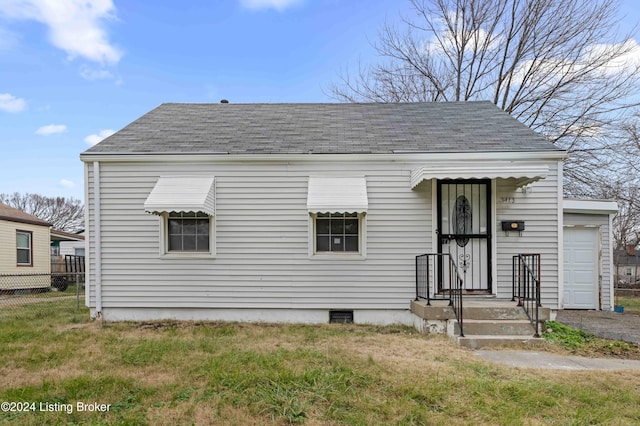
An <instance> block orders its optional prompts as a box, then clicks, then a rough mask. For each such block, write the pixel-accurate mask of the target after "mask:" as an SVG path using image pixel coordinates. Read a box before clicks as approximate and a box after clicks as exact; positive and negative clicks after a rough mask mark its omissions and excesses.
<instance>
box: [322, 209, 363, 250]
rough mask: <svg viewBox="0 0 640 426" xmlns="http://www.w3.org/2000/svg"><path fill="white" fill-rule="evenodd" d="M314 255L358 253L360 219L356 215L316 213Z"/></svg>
mask: <svg viewBox="0 0 640 426" xmlns="http://www.w3.org/2000/svg"><path fill="white" fill-rule="evenodd" d="M315 242H316V253H322V252H325V253H331V252H336V253H358V252H359V250H360V218H359V217H358V214H357V213H318V214H317V215H316V218H315Z"/></svg>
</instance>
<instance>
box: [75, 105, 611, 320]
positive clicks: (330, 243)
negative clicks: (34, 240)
mask: <svg viewBox="0 0 640 426" xmlns="http://www.w3.org/2000/svg"><path fill="white" fill-rule="evenodd" d="M565 155H566V153H565V152H564V151H562V150H560V149H558V148H556V147H555V146H553V145H552V144H550V143H549V142H547V141H546V140H545V139H544V138H543V137H541V136H539V135H538V134H536V133H535V132H533V131H532V130H530V129H529V128H527V127H526V126H524V125H522V124H521V123H519V122H518V121H517V120H515V119H514V118H512V117H511V116H509V115H508V114H506V113H505V112H503V111H501V110H500V109H498V108H497V107H495V106H494V105H493V104H492V103H490V102H467V103H404V104H402V103H400V104H163V105H161V106H159V107H158V108H156V109H154V110H153V111H151V112H149V113H148V114H146V115H144V116H143V117H141V118H139V119H137V120H136V121H134V122H133V123H131V124H129V125H128V126H126V127H125V128H124V129H122V130H120V131H119V132H117V133H115V134H114V135H113V136H110V137H109V138H107V139H105V140H104V141H102V142H101V143H99V144H97V145H96V146H94V147H92V148H90V149H89V150H87V151H85V152H84V153H82V154H81V159H82V161H83V162H84V163H85V183H86V189H85V191H86V194H85V200H86V203H87V209H86V211H87V217H86V228H85V229H86V233H85V235H86V238H87V241H88V244H87V247H88V258H87V259H88V261H87V279H88V282H89V283H90V286H89V291H87V293H86V294H87V296H86V297H87V299H86V303H87V305H88V306H89V307H90V308H91V312H92V315H94V316H96V315H98V314H99V315H102V316H103V317H104V318H105V319H107V320H138V319H160V318H176V319H208V320H238V321H269V322H277V321H295V322H309V323H319V322H327V321H328V320H329V318H330V315H331V314H333V313H335V314H343V313H347V314H349V315H352V316H353V320H354V321H355V322H368V323H380V324H385V323H392V322H402V323H407V324H410V323H412V321H413V319H412V316H413V314H412V313H411V312H410V302H411V301H412V300H414V299H416V296H417V294H416V291H417V290H416V255H421V254H426V253H448V254H450V257H451V258H452V259H454V261H455V264H456V268H457V269H458V270H457V273H458V274H459V275H460V276H461V280H462V286H463V292H464V297H467V296H469V295H473V296H475V297H477V295H483V296H485V297H486V298H494V299H510V298H511V297H512V278H513V267H512V265H513V263H512V262H513V256H514V255H518V254H521V253H535V254H539V255H540V272H539V278H540V293H541V294H540V295H541V302H542V305H543V306H545V307H547V308H551V309H559V308H562V307H563V304H564V301H563V299H564V297H565V294H568V293H566V292H565V291H564V289H563V287H566V286H567V284H565V282H564V277H563V267H564V261H563V258H564V251H563V245H564V241H563V226H564V219H563V195H562V160H563V158H564V157H565ZM599 213H602V212H601V211H599ZM578 216H579V215H575V217H574V216H572V220H573V219H575V220H578V221H579V217H578ZM607 217H608V216H607ZM607 224H608V222H607ZM608 231H609V228H606V229H604V228H603V232H605V234H606V232H608ZM603 238H604V239H605V240H607V241H608V238H609V236H608V235H604V237H603ZM594 244H595V243H594ZM597 244H598V250H600V243H599V242H598V243H597ZM607 250H608V248H607ZM598 253H601V252H600V251H598ZM604 261H607V260H606V259H604ZM600 272H601V271H600V270H598V273H600ZM602 273H609V272H608V271H604V270H603V271H602ZM442 274H444V275H446V274H447V272H446V271H445V272H442ZM444 275H442V276H444ZM442 276H441V277H440V278H442ZM597 278H598V279H601V280H603V282H604V281H606V277H605V278H602V277H597ZM593 279H594V280H595V279H596V277H593ZM439 285H440V284H439ZM439 285H438V286H436V285H435V284H434V285H430V287H429V290H428V291H429V293H433V295H434V296H436V295H437V293H438V292H440V291H441V290H442V288H440V287H439ZM569 285H572V284H571V283H569ZM593 285H594V288H595V287H596V286H599V287H598V289H603V291H606V288H605V287H606V286H603V285H600V281H599V282H598V283H594V284H593ZM599 291H600V290H598V292H599ZM598 294H599V293H598ZM610 299H611V298H610V295H606V297H605V296H602V297H600V298H599V299H598V300H597V301H594V303H593V306H591V307H590V308H592V309H593V308H595V309H599V308H604V309H610V303H609V300H610Z"/></svg>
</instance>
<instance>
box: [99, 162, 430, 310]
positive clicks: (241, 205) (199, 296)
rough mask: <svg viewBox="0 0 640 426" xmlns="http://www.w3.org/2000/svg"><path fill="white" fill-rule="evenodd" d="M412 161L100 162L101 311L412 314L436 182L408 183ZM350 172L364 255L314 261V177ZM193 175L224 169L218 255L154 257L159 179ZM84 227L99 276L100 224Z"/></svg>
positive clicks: (220, 184)
mask: <svg viewBox="0 0 640 426" xmlns="http://www.w3.org/2000/svg"><path fill="white" fill-rule="evenodd" d="M87 167H89V168H88V170H87V173H88V188H89V194H88V199H87V206H88V207H89V209H90V214H89V217H90V218H91V220H92V218H93V217H94V214H93V176H92V173H93V169H92V168H91V167H90V166H87ZM412 167H415V164H414V165H409V164H406V165H397V164H395V165H394V164H385V163H348V164H347V163H336V164H319V163H306V164H295V163H293V164H286V163H248V164H243V163H220V164H216V163H204V162H203V163H198V162H194V163H169V162H167V163H101V166H100V172H101V175H100V182H101V203H100V204H101V217H102V223H101V226H102V247H101V248H102V272H103V273H102V285H103V293H102V300H103V307H104V309H105V310H107V309H109V308H110V307H113V308H116V307H193V308H273V309H277V308H302V309H304V308H308V309H312V308H322V309H359V308H363V309H404V310H406V309H408V306H409V301H410V300H411V299H413V298H414V297H415V270H414V262H415V256H416V255H417V254H421V253H425V252H428V251H430V248H431V235H432V222H431V217H430V216H431V193H430V187H429V186H426V185H424V186H423V187H422V188H421V189H416V190H411V189H410V183H409V182H410V171H411V169H412ZM345 171H349V172H355V173H360V174H362V175H364V176H365V177H366V181H367V190H368V198H369V200H368V202H369V213H368V214H367V229H368V239H367V258H366V260H364V261H361V262H353V261H351V260H345V259H339V258H336V259H335V260H328V261H321V262H317V261H314V260H313V259H310V258H309V255H308V234H309V223H308V222H309V213H308V211H307V204H306V201H307V182H308V179H309V176H312V175H320V174H321V175H328V174H334V173H335V174H344V172H345ZM188 173H193V174H194V175H202V174H207V173H210V174H212V175H215V176H216V200H215V202H216V216H215V228H216V230H215V232H216V235H215V239H216V252H217V255H216V258H215V259H211V258H209V259H166V258H162V257H160V256H158V246H159V244H160V243H161V242H160V240H159V239H160V232H159V226H158V222H157V217H154V216H152V215H150V214H148V213H145V212H144V206H143V204H144V201H145V200H146V198H147V197H148V195H149V192H150V191H151V190H152V188H153V187H154V184H155V182H156V181H157V179H158V177H159V176H160V175H170V174H180V175H185V174H188ZM88 225H89V241H90V242H89V247H90V253H91V256H92V257H91V266H90V268H91V269H90V275H91V280H92V282H93V279H94V277H93V274H94V259H93V255H94V253H95V247H94V245H95V241H93V238H92V235H93V229H94V228H93V226H94V224H93V223H92V222H90V223H89V224H88ZM90 305H91V306H94V305H95V292H94V291H92V292H91V301H90Z"/></svg>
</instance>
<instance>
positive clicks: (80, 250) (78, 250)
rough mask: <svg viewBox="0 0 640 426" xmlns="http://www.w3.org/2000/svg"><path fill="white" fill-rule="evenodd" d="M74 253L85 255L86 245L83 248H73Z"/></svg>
mask: <svg viewBox="0 0 640 426" xmlns="http://www.w3.org/2000/svg"><path fill="white" fill-rule="evenodd" d="M73 254H74V255H76V256H84V247H83V248H78V247H76V248H75V249H74V250H73Z"/></svg>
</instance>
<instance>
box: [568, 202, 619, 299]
mask: <svg viewBox="0 0 640 426" xmlns="http://www.w3.org/2000/svg"><path fill="white" fill-rule="evenodd" d="M616 212H617V205H616V203H615V202H611V201H592V200H564V208H563V217H564V227H563V233H564V237H563V246H564V249H563V253H564V261H563V265H564V268H563V269H564V280H563V287H562V288H563V289H562V292H561V295H562V307H563V308H564V309H602V310H612V309H613V296H614V295H613V244H612V234H611V232H612V226H611V221H612V219H613V215H614V214H615V213H616Z"/></svg>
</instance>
